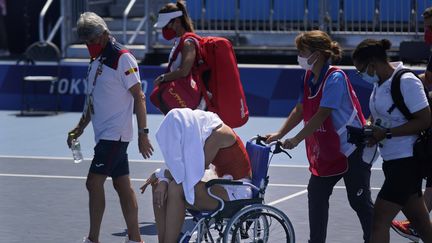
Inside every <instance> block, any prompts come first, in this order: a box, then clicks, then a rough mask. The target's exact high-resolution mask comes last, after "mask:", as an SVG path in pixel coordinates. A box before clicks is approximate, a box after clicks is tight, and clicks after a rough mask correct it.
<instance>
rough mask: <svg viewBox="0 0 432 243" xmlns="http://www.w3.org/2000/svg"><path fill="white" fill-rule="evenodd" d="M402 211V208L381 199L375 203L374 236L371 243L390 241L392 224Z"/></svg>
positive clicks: (372, 235)
mask: <svg viewBox="0 0 432 243" xmlns="http://www.w3.org/2000/svg"><path fill="white" fill-rule="evenodd" d="M400 210H401V206H399V205H398V204H396V203H392V202H389V201H386V200H383V199H381V198H379V197H378V198H377V199H376V201H375V208H374V217H373V221H372V234H371V240H370V243H386V242H389V241H390V232H389V231H390V224H391V221H392V220H393V218H394V217H395V216H396V215H397V214H398V212H399V211H400Z"/></svg>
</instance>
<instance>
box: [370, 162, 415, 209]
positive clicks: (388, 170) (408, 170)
mask: <svg viewBox="0 0 432 243" xmlns="http://www.w3.org/2000/svg"><path fill="white" fill-rule="evenodd" d="M382 169H383V171H384V176H385V180H384V184H383V186H382V187H381V190H380V192H379V194H378V197H379V198H381V199H384V200H386V201H390V202H393V203H396V204H398V205H400V206H402V207H403V206H405V204H406V203H407V202H408V200H409V198H410V197H411V196H412V195H418V196H419V197H420V196H421V195H422V191H421V189H422V181H423V179H422V178H421V176H420V173H419V171H420V167H419V163H418V162H417V161H416V160H415V159H414V157H408V158H402V159H395V160H389V161H384V163H383V165H382Z"/></svg>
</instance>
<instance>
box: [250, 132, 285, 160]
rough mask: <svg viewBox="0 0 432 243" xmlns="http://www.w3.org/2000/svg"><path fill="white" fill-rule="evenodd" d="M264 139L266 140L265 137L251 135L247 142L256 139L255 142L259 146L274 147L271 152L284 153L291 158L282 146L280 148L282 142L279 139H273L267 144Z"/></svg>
mask: <svg viewBox="0 0 432 243" xmlns="http://www.w3.org/2000/svg"><path fill="white" fill-rule="evenodd" d="M265 140H267V138H266V137H263V136H260V135H256V136H255V137H252V138H251V139H250V140H249V142H253V141H256V144H259V145H261V146H265V147H274V149H273V151H272V153H273V154H279V153H284V154H286V155H288V157H290V159H292V156H291V155H290V154H289V153H288V152H287V151H286V150H285V149H284V148H282V142H281V141H279V140H278V141H273V142H271V143H269V144H266V143H265Z"/></svg>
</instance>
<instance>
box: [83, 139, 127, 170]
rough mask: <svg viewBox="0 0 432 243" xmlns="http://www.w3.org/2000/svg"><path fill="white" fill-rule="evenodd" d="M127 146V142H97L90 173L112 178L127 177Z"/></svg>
mask: <svg viewBox="0 0 432 243" xmlns="http://www.w3.org/2000/svg"><path fill="white" fill-rule="evenodd" d="M128 145H129V142H121V141H109V140H99V142H98V143H97V144H96V146H95V148H94V157H93V161H92V163H91V166H90V172H91V173H94V174H102V175H107V176H111V177H112V178H117V177H119V176H123V175H129V161H128V156H127V153H126V151H127V147H128Z"/></svg>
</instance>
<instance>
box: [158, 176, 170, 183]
mask: <svg viewBox="0 0 432 243" xmlns="http://www.w3.org/2000/svg"><path fill="white" fill-rule="evenodd" d="M162 181H165V182H166V183H168V184H169V183H170V179H168V178H165V177H163V178H159V182H162Z"/></svg>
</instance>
